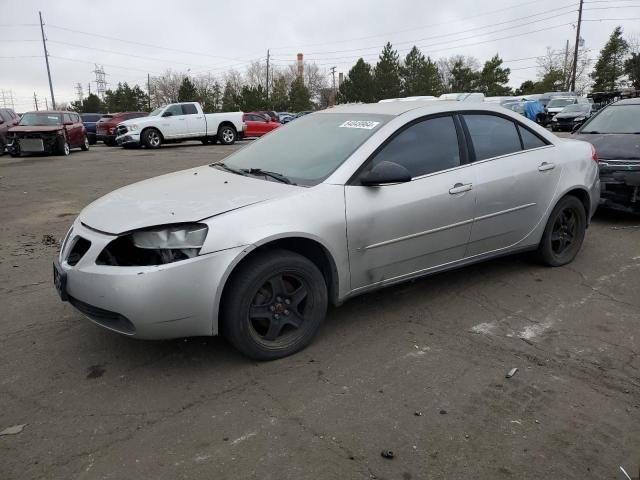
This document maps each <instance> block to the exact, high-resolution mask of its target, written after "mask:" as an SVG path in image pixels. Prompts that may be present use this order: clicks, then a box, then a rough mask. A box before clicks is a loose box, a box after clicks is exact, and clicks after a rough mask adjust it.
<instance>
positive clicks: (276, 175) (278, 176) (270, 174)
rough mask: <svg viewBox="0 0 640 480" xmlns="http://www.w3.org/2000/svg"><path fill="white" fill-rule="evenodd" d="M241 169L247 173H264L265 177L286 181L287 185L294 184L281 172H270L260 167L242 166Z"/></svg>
mask: <svg viewBox="0 0 640 480" xmlns="http://www.w3.org/2000/svg"><path fill="white" fill-rule="evenodd" d="M242 171H243V172H245V173H247V174H249V175H264V176H265V177H271V178H273V179H274V180H277V181H279V182H282V183H286V184H287V185H295V183H293V182H292V181H291V180H290V179H289V178H288V177H286V176H285V175H282V174H281V173H276V172H270V171H269V170H262V169H261V168H243V169H242Z"/></svg>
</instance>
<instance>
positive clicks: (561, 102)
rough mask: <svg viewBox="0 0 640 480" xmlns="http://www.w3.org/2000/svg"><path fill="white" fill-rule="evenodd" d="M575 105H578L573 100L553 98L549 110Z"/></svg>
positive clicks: (548, 105) (548, 106)
mask: <svg viewBox="0 0 640 480" xmlns="http://www.w3.org/2000/svg"><path fill="white" fill-rule="evenodd" d="M574 103H576V101H575V100H574V99H573V98H553V99H551V100H550V101H549V103H548V104H547V108H558V107H566V106H567V105H572V104H574Z"/></svg>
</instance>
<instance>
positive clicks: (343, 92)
mask: <svg viewBox="0 0 640 480" xmlns="http://www.w3.org/2000/svg"><path fill="white" fill-rule="evenodd" d="M338 101H339V102H340V103H353V102H363V103H371V102H373V101H374V85H373V75H372V74H371V65H369V64H368V63H367V62H365V61H364V60H363V59H362V58H360V59H358V61H357V62H356V64H355V65H354V66H353V67H352V68H351V70H349V73H348V74H347V78H346V79H345V80H344V81H343V82H342V84H340V88H339V89H338Z"/></svg>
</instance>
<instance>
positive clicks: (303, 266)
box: [221, 250, 328, 360]
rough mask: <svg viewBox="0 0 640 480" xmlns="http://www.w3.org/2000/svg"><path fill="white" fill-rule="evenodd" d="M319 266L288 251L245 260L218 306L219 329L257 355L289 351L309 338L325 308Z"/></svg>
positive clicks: (264, 357)
mask: <svg viewBox="0 0 640 480" xmlns="http://www.w3.org/2000/svg"><path fill="white" fill-rule="evenodd" d="M327 299H328V296H327V285H326V283H325V280H324V277H323V275H322V273H321V272H320V270H319V269H318V267H316V266H315V265H314V264H313V263H312V262H311V261H310V260H309V259H307V258H306V257H303V256H302V255H298V254H297V253H294V252H290V251H288V250H274V251H271V252H268V253H266V254H264V255H261V256H259V257H255V258H253V259H250V260H249V261H247V262H246V263H245V264H243V265H241V266H240V267H239V269H238V271H237V272H234V274H233V276H232V278H231V280H230V281H229V284H228V285H227V287H226V288H225V297H224V298H223V301H222V307H221V321H222V324H221V325H222V330H223V333H224V335H225V337H226V338H227V339H228V340H229V342H231V343H232V344H233V345H234V346H235V347H236V348H237V349H238V350H240V351H241V352H242V353H244V354H245V355H247V356H248V357H250V358H253V359H256V360H273V359H276V358H281V357H285V356H287V355H291V354H293V353H295V352H297V351H299V350H301V349H302V348H304V347H305V346H307V345H308V344H309V342H311V340H312V338H313V337H314V336H315V334H316V332H317V331H318V329H319V328H320V325H321V323H322V321H323V320H324V317H325V315H326V312H327V303H328V300H327Z"/></svg>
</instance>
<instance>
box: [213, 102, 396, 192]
mask: <svg viewBox="0 0 640 480" xmlns="http://www.w3.org/2000/svg"><path fill="white" fill-rule="evenodd" d="M391 118H392V117H390V116H388V115H369V114H353V113H318V114H312V115H305V116H303V117H300V118H299V119H298V120H296V121H295V122H291V123H287V124H286V125H285V126H283V127H280V128H277V129H275V130H273V131H272V132H271V133H269V134H268V135H265V136H264V137H262V138H261V139H260V140H257V141H256V142H254V143H252V144H251V145H249V146H247V147H245V148H243V149H242V150H239V151H238V152H236V153H235V154H233V155H231V156H230V157H228V158H227V159H226V160H225V161H224V164H225V165H227V166H229V167H231V168H234V169H242V170H244V169H255V168H260V169H262V170H266V171H271V172H276V173H279V174H282V175H285V176H286V177H288V178H289V179H291V180H292V181H293V182H295V183H297V184H301V185H316V184H318V183H320V182H321V181H323V180H324V179H325V178H327V177H328V176H329V175H330V174H331V173H332V172H333V171H334V170H335V169H336V168H338V167H339V166H340V165H341V164H342V163H343V162H344V161H345V160H346V159H347V158H348V157H349V156H350V155H351V154H352V153H353V152H355V151H356V149H357V148H358V147H359V146H360V145H362V143H364V142H365V140H367V139H368V138H369V137H370V136H371V135H373V134H374V133H375V132H377V131H378V130H379V129H380V127H382V125H384V124H385V123H386V122H388V121H389V119H391Z"/></svg>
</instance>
